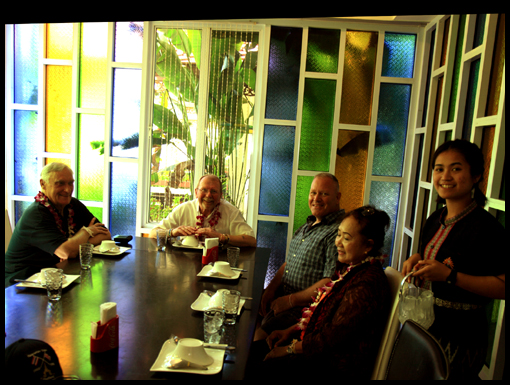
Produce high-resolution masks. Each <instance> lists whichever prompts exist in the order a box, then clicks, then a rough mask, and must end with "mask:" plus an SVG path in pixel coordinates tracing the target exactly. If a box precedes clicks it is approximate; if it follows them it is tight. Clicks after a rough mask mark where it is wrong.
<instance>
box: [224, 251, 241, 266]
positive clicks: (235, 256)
mask: <svg viewBox="0 0 510 385" xmlns="http://www.w3.org/2000/svg"><path fill="white" fill-rule="evenodd" d="M239 252H240V249H239V247H229V248H228V249H227V260H228V263H229V264H230V267H237V261H238V260H239Z"/></svg>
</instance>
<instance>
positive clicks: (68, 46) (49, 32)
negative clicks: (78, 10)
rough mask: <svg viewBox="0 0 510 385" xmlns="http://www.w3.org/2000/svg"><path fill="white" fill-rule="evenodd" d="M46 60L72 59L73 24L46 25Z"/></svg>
mask: <svg viewBox="0 0 510 385" xmlns="http://www.w3.org/2000/svg"><path fill="white" fill-rule="evenodd" d="M46 58H48V59H64V60H72V59H73V23H65V24H46Z"/></svg>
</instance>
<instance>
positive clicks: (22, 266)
mask: <svg viewBox="0 0 510 385" xmlns="http://www.w3.org/2000/svg"><path fill="white" fill-rule="evenodd" d="M40 185H41V191H40V192H39V193H38V194H37V195H36V196H35V197H34V199H35V202H34V203H32V204H31V205H30V206H28V208H27V209H26V210H25V211H24V213H23V215H22V217H21V219H20V220H19V221H18V223H17V224H16V227H15V229H14V232H13V234H12V238H11V240H10V242H9V248H8V249H7V252H6V253H5V286H6V287H7V286H9V285H11V284H12V283H13V280H14V279H15V278H18V279H26V278H28V277H30V276H31V275H33V274H34V273H36V272H38V271H40V270H41V269H42V268H45V267H51V266H54V265H55V264H57V263H59V262H61V261H63V260H66V259H68V258H75V257H76V256H78V254H79V246H80V245H81V244H83V243H86V242H90V243H92V244H94V245H98V244H100V243H101V241H103V240H105V239H111V234H110V232H109V231H108V229H107V228H106V227H105V226H104V225H103V224H102V223H100V222H99V220H98V219H97V218H96V217H94V216H93V215H92V213H91V212H90V211H89V210H88V209H87V208H86V207H85V205H84V204H83V203H81V202H80V201H79V200H78V199H76V198H73V197H72V194H73V190H74V177H73V171H72V170H71V169H70V168H69V166H67V165H66V164H64V163H58V162H54V163H50V164H48V165H46V166H45V167H44V168H43V170H42V172H41V179H40Z"/></svg>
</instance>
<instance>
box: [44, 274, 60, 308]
mask: <svg viewBox="0 0 510 385" xmlns="http://www.w3.org/2000/svg"><path fill="white" fill-rule="evenodd" d="M63 273H64V272H63V270H62V269H46V270H44V278H45V280H46V290H47V291H48V299H49V300H50V301H59V300H60V298H62V281H63V279H64V274H63Z"/></svg>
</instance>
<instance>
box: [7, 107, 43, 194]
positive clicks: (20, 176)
mask: <svg viewBox="0 0 510 385" xmlns="http://www.w3.org/2000/svg"><path fill="white" fill-rule="evenodd" d="M37 116H38V115H37V113H36V112H35V111H14V194H15V195H30V196H35V195H36V194H37V192H38V191H39V179H40V175H39V174H38V173H37V170H38V166H39V159H38V154H39V151H40V150H42V148H43V147H42V142H41V141H42V138H41V135H38V131H37Z"/></svg>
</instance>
